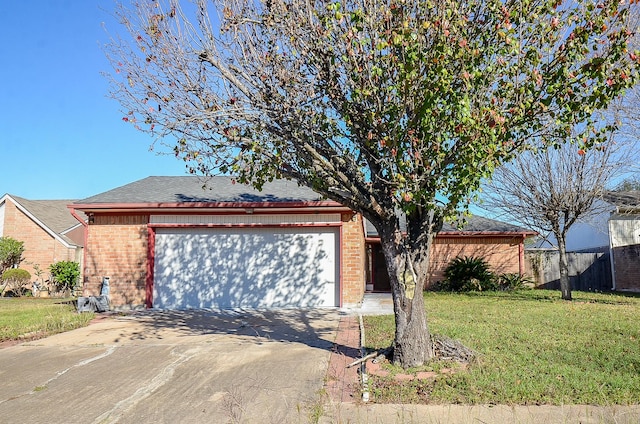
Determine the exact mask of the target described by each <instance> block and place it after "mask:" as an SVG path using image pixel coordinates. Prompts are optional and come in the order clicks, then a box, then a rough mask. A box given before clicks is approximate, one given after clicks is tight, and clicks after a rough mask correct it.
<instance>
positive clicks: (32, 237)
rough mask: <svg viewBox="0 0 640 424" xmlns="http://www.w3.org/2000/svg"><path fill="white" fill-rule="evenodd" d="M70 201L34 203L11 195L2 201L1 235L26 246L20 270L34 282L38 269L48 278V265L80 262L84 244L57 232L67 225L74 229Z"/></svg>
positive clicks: (44, 277)
mask: <svg viewBox="0 0 640 424" xmlns="http://www.w3.org/2000/svg"><path fill="white" fill-rule="evenodd" d="M70 202H71V201H68V200H61V201H57V200H52V201H33V200H27V199H23V198H21V197H17V196H12V195H8V194H7V195H5V196H4V197H3V198H2V199H1V200H0V203H1V205H2V206H1V207H2V211H3V213H2V235H3V236H6V237H11V238H14V239H16V240H18V241H21V242H23V243H24V248H25V250H24V254H23V258H24V260H23V262H22V263H21V264H20V267H21V268H23V269H26V270H27V271H29V272H30V273H31V275H32V277H33V278H34V279H36V276H37V272H38V271H37V270H38V269H40V270H41V271H42V274H41V278H42V279H43V280H45V279H47V278H48V275H49V272H48V268H49V266H50V265H51V264H53V263H55V262H57V261H63V260H66V261H75V262H81V259H82V257H81V251H82V246H81V244H76V243H74V242H73V241H71V240H70V239H69V238H67V237H66V236H64V235H61V234H59V233H58V232H57V231H56V230H57V229H60V228H63V227H65V226H67V225H68V226H75V224H74V223H73V222H72V220H73V221H75V219H74V218H73V217H72V216H71V214H70V213H69V211H68V209H67V208H66V205H67V204H68V203H70ZM65 214H68V217H65V216H64V215H65ZM76 223H77V221H76ZM47 224H51V225H53V227H54V228H51V226H49V225H47Z"/></svg>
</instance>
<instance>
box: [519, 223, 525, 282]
mask: <svg viewBox="0 0 640 424" xmlns="http://www.w3.org/2000/svg"><path fill="white" fill-rule="evenodd" d="M526 238H527V234H526V233H522V239H521V240H520V243H519V244H518V270H519V271H520V276H521V277H522V276H524V241H525V239H526Z"/></svg>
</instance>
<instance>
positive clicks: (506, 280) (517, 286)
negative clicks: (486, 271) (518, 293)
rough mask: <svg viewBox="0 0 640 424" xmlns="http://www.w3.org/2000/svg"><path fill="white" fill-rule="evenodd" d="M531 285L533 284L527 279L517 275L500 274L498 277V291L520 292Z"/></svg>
mask: <svg viewBox="0 0 640 424" xmlns="http://www.w3.org/2000/svg"><path fill="white" fill-rule="evenodd" d="M531 284H533V281H531V279H530V278H529V277H527V276H525V275H520V274H518V273H513V274H501V275H500V276H499V277H498V286H499V289H500V290H504V291H510V290H521V289H524V288H526V287H527V286H529V285H531Z"/></svg>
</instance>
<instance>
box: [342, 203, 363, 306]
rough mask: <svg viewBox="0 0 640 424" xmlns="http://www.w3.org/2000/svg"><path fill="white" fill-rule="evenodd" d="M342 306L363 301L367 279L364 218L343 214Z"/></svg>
mask: <svg viewBox="0 0 640 424" xmlns="http://www.w3.org/2000/svg"><path fill="white" fill-rule="evenodd" d="M342 262H343V263H342V304H343V305H349V304H356V303H359V302H360V301H362V296H363V294H364V279H365V243H364V231H363V228H362V216H360V215H356V216H355V217H354V218H352V214H351V213H347V214H342Z"/></svg>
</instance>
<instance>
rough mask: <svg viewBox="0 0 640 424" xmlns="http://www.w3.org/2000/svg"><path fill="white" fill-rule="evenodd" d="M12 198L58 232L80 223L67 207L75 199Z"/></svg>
mask: <svg viewBox="0 0 640 424" xmlns="http://www.w3.org/2000/svg"><path fill="white" fill-rule="evenodd" d="M11 198H12V199H14V200H15V201H16V202H18V203H20V205H22V207H24V208H25V209H26V210H28V211H29V213H31V214H32V215H33V216H35V217H36V218H37V219H38V220H39V221H40V222H42V223H43V224H44V225H46V226H47V227H48V228H49V229H51V230H52V231H54V232H55V233H57V234H61V233H63V232H65V231H66V230H68V229H70V228H73V227H75V226H76V225H78V224H80V223H79V222H78V220H77V219H75V218H74V217H73V215H71V212H70V211H69V209H68V208H67V205H69V204H71V203H73V202H74V201H75V200H29V199H25V198H22V197H18V196H14V195H11Z"/></svg>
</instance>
